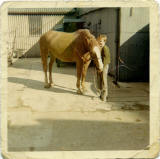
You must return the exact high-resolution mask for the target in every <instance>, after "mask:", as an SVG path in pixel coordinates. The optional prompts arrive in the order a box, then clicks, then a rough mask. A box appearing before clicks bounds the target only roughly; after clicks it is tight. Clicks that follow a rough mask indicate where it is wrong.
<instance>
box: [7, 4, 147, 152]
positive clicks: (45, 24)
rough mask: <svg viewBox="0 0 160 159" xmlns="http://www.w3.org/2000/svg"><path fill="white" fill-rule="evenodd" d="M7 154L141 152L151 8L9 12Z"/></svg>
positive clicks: (143, 137)
mask: <svg viewBox="0 0 160 159" xmlns="http://www.w3.org/2000/svg"><path fill="white" fill-rule="evenodd" d="M7 14H8V15H7V18H8V19H7V23H8V24H7V25H8V37H9V40H8V42H7V52H8V54H7V56H8V59H7V60H8V61H7V63H8V82H7V83H8V103H7V139H8V141H7V149H8V152H24V151H36V152H37V151H39V152H40V151H97V150H98V151H121V150H122V151H125V150H144V149H147V146H148V145H149V138H150V133H149V132H150V131H149V122H150V117H149V113H150V104H149V102H150V99H149V94H150V89H149V83H150V80H149V64H150V63H149V59H150V20H149V8H148V7H124V8H123V7H103V8H102V7H99V8H98V7H91V8H67V7H66V8H65V7H63V8H57V7H56V8H54V6H53V8H20V7H17V8H15V7H13V8H12V7H8V10H7Z"/></svg>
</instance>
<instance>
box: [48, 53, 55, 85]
mask: <svg viewBox="0 0 160 159" xmlns="http://www.w3.org/2000/svg"><path fill="white" fill-rule="evenodd" d="M54 61H55V57H54V56H53V55H50V62H49V84H50V86H51V85H53V80H52V66H53V63H54Z"/></svg>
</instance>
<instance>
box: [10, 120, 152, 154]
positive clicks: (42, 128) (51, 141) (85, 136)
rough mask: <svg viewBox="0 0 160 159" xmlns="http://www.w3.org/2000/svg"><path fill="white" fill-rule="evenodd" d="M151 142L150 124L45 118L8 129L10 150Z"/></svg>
mask: <svg viewBox="0 0 160 159" xmlns="http://www.w3.org/2000/svg"><path fill="white" fill-rule="evenodd" d="M124 130H125V131H124ZM133 138H134V139H133ZM148 144H149V124H148V123H123V122H111V121H86V120H84V121H83V120H44V119H43V120H38V124H37V125H33V126H32V125H23V126H9V128H8V151H60V150H63V151H92V150H93V151H94V150H140V149H145V148H146V147H147V145H148Z"/></svg>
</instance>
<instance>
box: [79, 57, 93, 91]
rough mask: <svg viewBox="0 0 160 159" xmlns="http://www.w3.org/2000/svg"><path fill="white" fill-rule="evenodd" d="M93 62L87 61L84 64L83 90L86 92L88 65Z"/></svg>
mask: <svg viewBox="0 0 160 159" xmlns="http://www.w3.org/2000/svg"><path fill="white" fill-rule="evenodd" d="M90 63H91V60H89V61H87V62H86V63H84V64H83V69H82V79H81V80H82V83H81V84H82V91H83V92H86V91H87V89H86V87H85V79H86V73H87V70H88V66H89V64H90Z"/></svg>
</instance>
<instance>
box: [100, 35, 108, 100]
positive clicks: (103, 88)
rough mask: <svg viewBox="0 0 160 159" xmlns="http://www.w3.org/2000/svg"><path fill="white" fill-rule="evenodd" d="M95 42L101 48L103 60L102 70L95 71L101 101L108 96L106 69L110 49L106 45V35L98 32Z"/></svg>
mask: <svg viewBox="0 0 160 159" xmlns="http://www.w3.org/2000/svg"><path fill="white" fill-rule="evenodd" d="M97 42H98V44H99V46H100V50H101V58H102V62H103V71H102V72H97V85H98V89H99V92H100V98H101V100H103V101H106V100H107V98H108V80H107V75H108V69H109V64H110V50H109V47H108V46H107V45H106V42H107V36H106V35H103V34H100V35H99V36H98V37H97Z"/></svg>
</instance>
